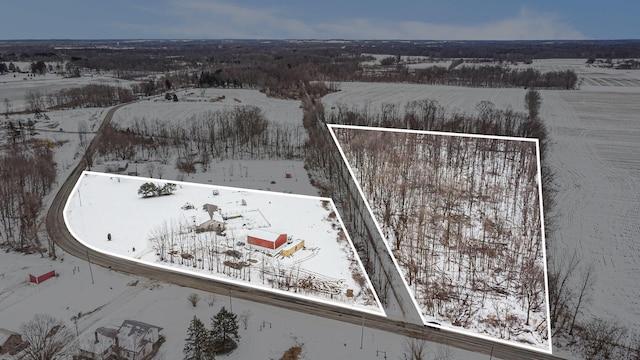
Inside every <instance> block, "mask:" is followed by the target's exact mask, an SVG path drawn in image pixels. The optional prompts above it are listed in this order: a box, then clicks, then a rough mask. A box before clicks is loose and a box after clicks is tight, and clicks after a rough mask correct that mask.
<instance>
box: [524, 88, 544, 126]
mask: <svg viewBox="0 0 640 360" xmlns="http://www.w3.org/2000/svg"><path fill="white" fill-rule="evenodd" d="M541 103H542V98H541V97H540V93H539V92H537V91H536V90H534V89H529V91H527V94H526V95H525V96H524V105H525V107H526V108H527V111H528V112H529V120H535V119H537V118H538V114H539V113H540V104H541Z"/></svg>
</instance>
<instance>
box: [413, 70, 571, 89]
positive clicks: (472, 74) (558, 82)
mask: <svg viewBox="0 0 640 360" xmlns="http://www.w3.org/2000/svg"><path fill="white" fill-rule="evenodd" d="M414 81H415V82H418V83H426V84H438V85H457V86H473V87H535V88H543V89H567V90H568V89H574V88H575V87H576V84H577V83H578V76H577V75H576V74H575V73H574V72H573V71H571V70H566V71H550V72H545V73H542V72H540V71H538V70H534V69H512V68H505V67H502V66H498V65H496V66H480V67H473V66H462V67H459V68H455V69H452V70H449V69H447V68H444V67H431V68H426V69H417V70H415V73H414Z"/></svg>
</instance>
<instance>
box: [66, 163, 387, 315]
mask: <svg viewBox="0 0 640 360" xmlns="http://www.w3.org/2000/svg"><path fill="white" fill-rule="evenodd" d="M146 181H148V179H144V178H138V177H126V176H115V175H108V174H99V173H85V174H84V175H83V176H82V177H81V179H80V181H79V183H78V184H77V186H76V189H75V190H74V192H73V193H72V196H71V197H70V198H69V200H68V203H67V207H66V210H65V219H66V221H67V224H68V226H69V228H70V229H71V230H72V232H73V233H74V235H75V236H76V237H77V238H78V239H79V240H80V241H82V242H84V243H85V244H87V245H88V246H90V247H92V248H94V249H96V250H99V251H102V252H105V253H109V254H112V255H115V256H121V257H127V258H135V259H138V261H141V262H144V263H148V264H154V265H158V266H166V267H171V268H172V269H173V268H178V269H180V270H183V271H186V272H195V273H198V274H200V275H203V276H210V277H212V278H215V279H218V280H221V281H226V282H232V283H236V284H241V285H245V286H252V287H258V288H262V289H268V290H272V289H273V290H274V291H278V292H281V293H286V294H289V295H292V296H305V297H308V298H312V299H314V300H317V301H322V302H326V303H330V304H333V305H339V306H345V307H349V308H355V309H358V310H361V311H365V312H371V313H376V314H381V313H382V314H383V313H384V311H383V310H382V307H381V305H380V303H379V301H378V299H377V296H375V295H374V290H373V287H372V286H371V283H370V281H369V280H368V277H367V276H366V274H365V272H364V269H363V267H362V264H361V262H360V260H359V258H358V256H357V253H356V252H355V249H354V248H353V246H352V244H351V242H350V240H348V237H347V236H345V230H344V228H343V226H342V223H341V221H340V219H339V217H337V216H336V212H335V208H334V206H333V203H332V202H331V201H330V200H329V199H322V198H313V197H306V196H299V195H286V194H276V193H268V192H259V191H250V190H245V189H239V188H226V187H219V186H203V185H196V184H188V183H178V186H177V189H176V190H175V193H174V195H170V196H162V197H152V198H142V197H141V196H140V195H138V189H139V188H140V186H141V185H142V184H143V183H145V182H146ZM151 181H154V182H155V183H160V184H163V183H165V182H164V181H157V180H153V179H151ZM214 190H215V191H216V192H217V195H214ZM207 203H208V204H213V205H216V206H217V207H219V208H220V209H219V210H218V211H216V212H215V213H214V214H213V215H212V216H213V219H214V220H218V221H221V222H222V221H224V222H225V223H226V230H225V233H226V235H225V236H218V235H215V233H213V232H202V233H196V232H195V231H193V229H194V226H195V225H200V224H202V223H203V222H205V221H206V220H209V219H210V218H211V217H212V216H210V214H209V213H208V212H207V211H205V210H203V205H204V204H207ZM187 204H190V205H192V207H193V208H191V209H188V208H189V207H191V206H185V205H187ZM243 204H245V205H243ZM254 229H263V230H268V231H271V232H277V233H284V234H287V235H288V236H289V237H290V238H291V241H292V243H293V244H295V243H297V242H298V241H299V240H304V248H303V249H301V250H298V251H297V252H295V253H294V254H293V255H291V256H290V257H284V256H281V255H277V254H276V253H275V252H273V254H270V255H264V254H263V252H262V251H258V249H259V248H258V247H249V245H248V240H247V234H248V233H250V231H251V230H254ZM107 234H109V235H110V238H111V240H109V239H108V235H107ZM163 236H167V239H165V240H161V239H164V237H163ZM161 241H162V242H161ZM272 255H273V256H272ZM223 263H224V264H223ZM234 266H235V267H234ZM349 290H351V291H353V295H350V294H347V292H348V291H349Z"/></svg>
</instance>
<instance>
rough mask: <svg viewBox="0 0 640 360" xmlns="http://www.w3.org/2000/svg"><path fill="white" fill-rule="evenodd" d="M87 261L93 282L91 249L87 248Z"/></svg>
mask: <svg viewBox="0 0 640 360" xmlns="http://www.w3.org/2000/svg"><path fill="white" fill-rule="evenodd" d="M87 262H88V263H89V273H91V283H92V284H93V283H94V282H93V270H91V259H89V250H88V249H87Z"/></svg>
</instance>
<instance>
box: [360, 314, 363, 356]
mask: <svg viewBox="0 0 640 360" xmlns="http://www.w3.org/2000/svg"><path fill="white" fill-rule="evenodd" d="M363 340H364V315H362V330H361V331H360V349H362V341H363Z"/></svg>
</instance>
